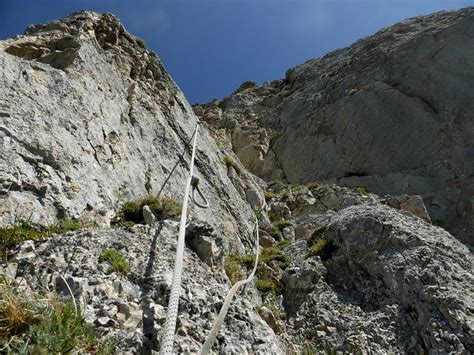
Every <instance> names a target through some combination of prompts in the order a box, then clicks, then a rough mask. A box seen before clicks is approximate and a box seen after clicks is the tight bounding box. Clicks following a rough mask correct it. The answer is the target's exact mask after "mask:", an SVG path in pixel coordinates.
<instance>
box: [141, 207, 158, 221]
mask: <svg viewBox="0 0 474 355" xmlns="http://www.w3.org/2000/svg"><path fill="white" fill-rule="evenodd" d="M142 214H143V219H144V220H145V223H146V224H148V225H152V224H155V223H156V217H155V215H154V214H153V212H152V211H151V209H150V206H148V205H145V206H143V209H142Z"/></svg>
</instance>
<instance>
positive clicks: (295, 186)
mask: <svg viewBox="0 0 474 355" xmlns="http://www.w3.org/2000/svg"><path fill="white" fill-rule="evenodd" d="M291 188H292V189H293V190H295V191H298V190H303V189H306V185H304V184H295V185H292V186H291Z"/></svg>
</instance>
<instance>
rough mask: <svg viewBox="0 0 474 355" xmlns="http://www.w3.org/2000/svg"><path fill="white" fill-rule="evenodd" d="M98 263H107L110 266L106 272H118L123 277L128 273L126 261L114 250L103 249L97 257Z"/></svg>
mask: <svg viewBox="0 0 474 355" xmlns="http://www.w3.org/2000/svg"><path fill="white" fill-rule="evenodd" d="M99 261H107V262H108V263H109V264H110V267H109V270H108V272H114V271H118V272H120V273H122V274H123V275H127V274H128V273H129V272H130V265H129V264H128V262H127V260H126V259H125V257H124V256H123V255H122V253H120V252H119V251H118V250H116V249H104V250H103V251H102V253H100V255H99Z"/></svg>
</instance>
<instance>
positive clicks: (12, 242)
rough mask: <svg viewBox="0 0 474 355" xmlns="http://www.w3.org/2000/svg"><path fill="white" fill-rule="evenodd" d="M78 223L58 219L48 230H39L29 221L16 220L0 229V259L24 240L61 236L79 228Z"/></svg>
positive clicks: (79, 224)
mask: <svg viewBox="0 0 474 355" xmlns="http://www.w3.org/2000/svg"><path fill="white" fill-rule="evenodd" d="M81 227H82V225H81V223H80V222H78V221H76V220H72V219H68V218H63V219H60V220H59V221H58V222H57V223H56V224H54V225H52V226H50V227H49V228H45V229H39V228H36V227H34V226H33V224H32V223H31V221H29V220H23V219H17V220H16V221H15V223H14V224H13V226H12V227H8V228H0V258H1V259H3V258H5V257H7V256H8V250H9V249H11V248H13V247H14V246H16V245H18V244H20V243H21V242H23V241H25V240H38V239H44V238H48V237H50V236H51V235H52V234H62V233H66V232H68V231H73V230H76V229H79V228H81Z"/></svg>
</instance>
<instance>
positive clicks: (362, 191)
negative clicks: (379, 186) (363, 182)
mask: <svg viewBox="0 0 474 355" xmlns="http://www.w3.org/2000/svg"><path fill="white" fill-rule="evenodd" d="M356 191H357V192H358V193H360V194H361V195H368V194H369V192H368V191H367V188H366V187H365V186H358V187H356Z"/></svg>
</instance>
